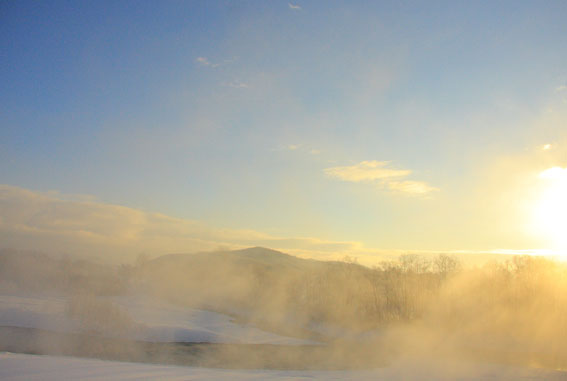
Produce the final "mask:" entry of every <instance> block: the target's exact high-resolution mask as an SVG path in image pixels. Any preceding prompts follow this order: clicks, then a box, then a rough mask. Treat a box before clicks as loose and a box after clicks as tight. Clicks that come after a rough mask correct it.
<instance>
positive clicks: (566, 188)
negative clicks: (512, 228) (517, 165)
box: [533, 167, 567, 249]
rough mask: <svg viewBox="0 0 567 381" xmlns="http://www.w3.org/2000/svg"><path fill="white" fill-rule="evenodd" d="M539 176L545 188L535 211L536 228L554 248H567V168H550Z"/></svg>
mask: <svg viewBox="0 0 567 381" xmlns="http://www.w3.org/2000/svg"><path fill="white" fill-rule="evenodd" d="M539 177H540V179H541V180H542V181H543V182H544V189H543V192H542V193H541V196H540V198H539V200H538V201H537V202H536V203H535V207H534V211H533V214H534V215H533V217H534V218H533V222H534V230H535V232H536V233H537V234H538V235H540V236H542V237H545V238H546V239H548V240H549V241H550V243H551V245H552V246H553V247H552V248H553V249H567V168H561V167H553V168H549V169H546V170H545V171H543V172H541V173H540V174H539Z"/></svg>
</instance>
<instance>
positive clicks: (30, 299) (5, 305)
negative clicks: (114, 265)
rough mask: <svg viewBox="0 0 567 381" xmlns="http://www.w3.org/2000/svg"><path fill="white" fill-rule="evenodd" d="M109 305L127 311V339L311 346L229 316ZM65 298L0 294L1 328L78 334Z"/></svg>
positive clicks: (123, 301)
mask: <svg viewBox="0 0 567 381" xmlns="http://www.w3.org/2000/svg"><path fill="white" fill-rule="evenodd" d="M109 301H111V302H112V305H113V306H116V307H117V308H119V309H120V310H122V311H124V312H126V314H127V315H128V316H129V318H131V319H132V320H133V321H134V322H135V323H136V326H137V327H138V329H136V330H133V331H132V332H129V333H128V336H129V337H128V338H131V339H136V340H147V341H155V342H172V341H177V342H211V343H246V344H282V345H302V344H310V343H312V342H308V341H305V340H300V339H296V338H292V337H285V336H281V335H277V334H274V333H270V332H266V331H263V330H260V329H258V328H256V327H253V326H250V325H246V324H238V323H236V322H234V321H233V319H232V318H231V317H230V316H227V315H224V314H220V313H216V312H211V311H204V310H199V309H193V308H187V307H178V306H173V305H171V304H168V303H165V302H162V301H157V300H151V299H149V298H147V297H120V298H111V299H109ZM67 302H68V299H67V298H66V297H63V296H30V295H6V294H4V295H0V326H12V327H23V328H38V329H46V330H52V331H58V332H78V331H80V330H81V327H82V326H81V322H80V321H77V319H73V318H72V317H70V316H69V314H68V313H67V308H68V303H67Z"/></svg>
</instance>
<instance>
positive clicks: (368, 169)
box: [325, 160, 411, 182]
mask: <svg viewBox="0 0 567 381" xmlns="http://www.w3.org/2000/svg"><path fill="white" fill-rule="evenodd" d="M387 165H388V162H387V161H375V160H371V161H361V162H360V163H358V164H355V165H351V166H344V167H332V168H326V169H325V174H326V175H327V176H329V177H334V178H337V179H340V180H343V181H351V182H360V181H374V180H379V179H387V178H395V177H404V176H407V175H409V174H410V173H411V171H410V170H407V169H391V168H386V167H387Z"/></svg>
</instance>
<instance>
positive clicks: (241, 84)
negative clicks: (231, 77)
mask: <svg viewBox="0 0 567 381" xmlns="http://www.w3.org/2000/svg"><path fill="white" fill-rule="evenodd" d="M225 85H226V86H228V87H232V88H233V89H247V88H249V87H250V85H249V84H248V83H245V82H240V81H238V80H235V81H231V82H228V83H225Z"/></svg>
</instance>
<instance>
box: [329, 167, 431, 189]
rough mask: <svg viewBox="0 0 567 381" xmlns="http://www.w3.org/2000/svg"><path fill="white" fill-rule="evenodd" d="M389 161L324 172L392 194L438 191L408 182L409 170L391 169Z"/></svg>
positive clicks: (422, 183)
mask: <svg viewBox="0 0 567 381" xmlns="http://www.w3.org/2000/svg"><path fill="white" fill-rule="evenodd" d="M389 164H390V163H389V162H388V161H376V160H370V161H362V162H360V163H358V164H355V165H350V166H340V167H331V168H326V169H325V170H324V172H325V174H326V175H327V176H328V177H331V178H336V179H339V180H342V181H349V182H355V183H358V182H371V183H376V184H378V185H380V186H381V187H382V188H386V189H388V190H390V191H392V192H396V193H405V194H413V195H424V194H427V193H429V192H432V191H435V190H438V189H437V188H435V187H432V186H430V185H428V184H427V183H425V182H423V181H415V180H407V179H406V177H407V176H409V175H410V174H411V171H410V170H409V169H395V168H390V167H389Z"/></svg>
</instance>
